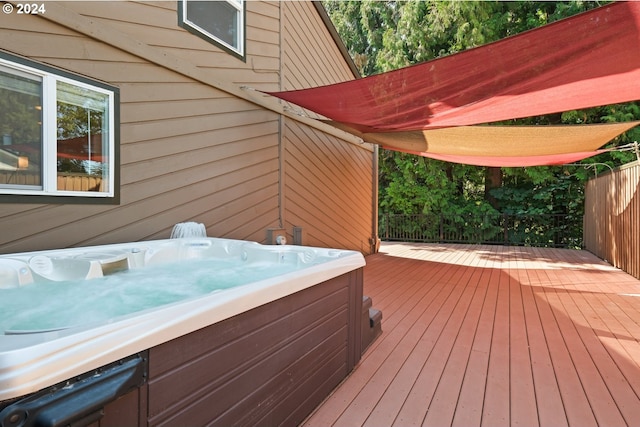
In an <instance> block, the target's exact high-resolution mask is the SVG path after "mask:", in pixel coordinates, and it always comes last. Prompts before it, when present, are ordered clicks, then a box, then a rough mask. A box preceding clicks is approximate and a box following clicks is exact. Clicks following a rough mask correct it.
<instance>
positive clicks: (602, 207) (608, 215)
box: [584, 162, 640, 278]
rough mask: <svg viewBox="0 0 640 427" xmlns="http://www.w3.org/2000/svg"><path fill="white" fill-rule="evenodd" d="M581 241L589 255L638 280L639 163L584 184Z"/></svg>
mask: <svg viewBox="0 0 640 427" xmlns="http://www.w3.org/2000/svg"><path fill="white" fill-rule="evenodd" d="M584 242H585V247H586V248H587V250H589V251H590V252H592V253H594V254H595V255H597V256H599V257H600V258H602V259H604V260H606V261H608V262H609V263H611V264H612V265H613V266H615V267H618V268H620V269H622V270H624V271H626V272H627V273H629V274H631V275H633V276H634V277H636V278H640V251H639V250H638V248H640V163H638V162H634V163H631V164H628V165H626V166H623V167H621V168H619V169H616V170H615V171H613V172H612V173H607V174H605V175H602V176H599V177H597V178H595V179H591V180H589V182H587V186H586V194H585V217H584Z"/></svg>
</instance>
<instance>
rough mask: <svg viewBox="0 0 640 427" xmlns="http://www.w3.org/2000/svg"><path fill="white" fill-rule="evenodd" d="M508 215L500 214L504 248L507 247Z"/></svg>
mask: <svg viewBox="0 0 640 427" xmlns="http://www.w3.org/2000/svg"><path fill="white" fill-rule="evenodd" d="M508 218H509V217H508V215H507V214H506V213H503V214H502V228H503V230H504V231H503V232H504V242H503V244H504V245H505V246H509V220H508Z"/></svg>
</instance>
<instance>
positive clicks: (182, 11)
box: [178, 0, 247, 62]
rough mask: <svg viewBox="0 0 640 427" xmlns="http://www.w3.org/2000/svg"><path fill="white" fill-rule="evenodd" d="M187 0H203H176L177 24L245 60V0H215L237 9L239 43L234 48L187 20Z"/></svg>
mask: <svg viewBox="0 0 640 427" xmlns="http://www.w3.org/2000/svg"><path fill="white" fill-rule="evenodd" d="M188 1H204V0H178V25H179V26H180V27H182V28H184V29H185V30H187V31H188V32H190V33H191V34H194V35H196V36H198V37H200V38H201V39H203V40H206V41H208V42H209V43H212V44H214V45H216V46H218V47H219V48H221V49H222V50H224V51H226V52H227V53H230V54H231V55H233V56H235V57H236V58H238V59H241V60H242V61H244V62H246V45H247V36H246V34H247V32H246V27H247V19H246V18H247V8H246V0H217V1H221V2H222V1H223V2H225V3H227V4H229V5H231V6H232V7H234V8H235V9H237V10H238V15H237V17H239V19H240V23H239V25H238V31H240V33H241V34H240V35H239V37H238V41H239V43H240V47H239V48H238V49H236V48H235V47H234V46H231V45H230V44H228V43H226V42H225V41H224V40H222V39H220V38H218V37H216V36H215V35H214V34H211V33H210V32H208V31H207V30H206V29H204V28H202V27H200V26H199V25H197V24H195V23H193V22H191V21H189V19H188V16H187V2H188ZM238 5H240V7H239V8H238V7H237V6H238Z"/></svg>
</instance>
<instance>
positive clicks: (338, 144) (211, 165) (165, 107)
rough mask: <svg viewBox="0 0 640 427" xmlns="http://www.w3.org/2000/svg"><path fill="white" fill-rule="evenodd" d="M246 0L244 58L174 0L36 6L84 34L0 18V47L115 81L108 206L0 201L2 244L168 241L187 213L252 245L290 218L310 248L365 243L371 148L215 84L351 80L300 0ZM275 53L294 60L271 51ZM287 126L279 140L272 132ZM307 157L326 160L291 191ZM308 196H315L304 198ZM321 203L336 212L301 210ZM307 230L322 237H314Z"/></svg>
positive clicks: (33, 246)
mask: <svg viewBox="0 0 640 427" xmlns="http://www.w3.org/2000/svg"><path fill="white" fill-rule="evenodd" d="M245 4H246V7H247V15H246V16H247V19H246V22H247V29H246V35H247V48H246V51H247V57H246V61H241V60H239V59H237V58H235V57H233V56H232V55H229V54H228V53H226V52H224V51H222V50H221V49H219V48H218V47H216V46H214V45H213V44H210V43H208V42H206V41H204V40H202V39H200V38H198V37H196V36H194V35H192V34H190V33H188V32H187V31H186V30H184V29H182V28H180V27H179V26H178V24H177V21H178V17H177V2H165V1H159V2H62V3H53V2H52V3H48V5H49V6H48V7H50V8H53V7H54V6H58V5H60V6H58V7H63V8H66V9H68V10H69V13H70V14H78V15H77V16H78V18H77V20H78V21H83V22H81V23H80V24H87V23H90V24H91V31H92V33H91V35H92V37H89V36H87V35H85V34H86V30H80V29H78V31H75V30H74V28H79V27H80V24H79V26H78V27H76V26H75V22H71V23H69V22H67V23H65V25H62V24H59V23H58V22H56V21H55V20H54V18H52V17H53V16H55V15H54V14H49V15H48V16H47V17H41V16H29V15H25V16H20V17H19V18H17V17H16V16H15V15H6V14H0V49H3V50H6V51H8V52H10V53H14V54H16V55H20V56H24V57H27V58H29V59H32V60H35V61H39V62H42V63H44V64H47V65H51V66H54V67H58V68H61V69H63V70H66V71H69V72H72V73H77V74H81V75H84V76H87V77H89V78H93V79H96V80H100V81H104V82H107V83H109V84H111V85H113V86H116V87H118V88H119V89H120V100H121V105H120V111H121V114H120V117H121V128H120V131H121V141H120V143H121V146H120V150H121V188H120V192H121V203H120V205H118V206H102V205H100V206H98V205H58V204H0V227H1V232H0V252H2V253H10V252H17V251H28V250H38V249H49V248H59V247H69V246H81V245H95V244H108V243H117V242H123V241H133V240H146V239H158V238H167V237H168V236H169V234H170V231H171V228H172V227H173V225H174V224H176V223H178V222H185V221H196V222H202V223H204V224H205V225H206V227H207V232H208V234H209V235H210V236H217V237H227V238H237V239H246V240H254V241H259V242H264V241H265V238H266V229H267V228H269V227H279V226H284V225H286V226H287V227H288V232H289V233H291V231H292V230H291V226H292V225H300V226H303V227H307V229H306V231H307V234H306V236H308V237H309V239H308V244H311V243H316V244H318V245H322V246H335V247H347V248H354V249H356V248H357V249H360V247H364V248H365V249H367V247H368V244H366V242H367V240H368V238H369V236H370V235H371V229H372V227H371V213H370V211H371V207H370V206H369V205H370V204H371V203H370V199H371V197H372V195H371V191H370V186H371V184H370V181H371V178H370V177H371V173H372V170H371V167H372V166H371V165H372V159H371V157H372V156H371V154H372V153H371V149H370V148H366V147H365V148H358V147H356V146H354V145H352V144H349V143H347V142H345V141H342V140H340V139H338V138H336V137H330V136H327V135H326V134H324V133H323V132H321V131H317V130H311V129H310V128H309V129H304V128H305V126H303V125H299V124H296V123H294V122H295V121H293V120H290V119H287V121H286V125H284V124H283V122H284V118H283V117H281V116H280V115H279V114H278V113H275V112H273V111H271V110H268V109H266V108H263V107H260V106H258V105H256V104H254V103H251V102H249V101H247V100H244V99H241V98H239V97H237V96H234V95H231V94H230V93H228V92H225V91H222V90H220V89H218V88H217V87H216V86H215V84H213V83H214V82H222V83H224V84H225V85H228V84H230V83H231V84H235V85H236V87H239V86H245V85H246V86H249V87H252V88H256V89H264V90H277V89H280V88H281V87H282V86H283V83H282V82H283V80H282V79H283V76H286V75H289V76H291V77H292V78H293V80H292V83H291V84H288V83H287V84H284V86H291V85H296V86H297V85H305V86H308V85H314V84H323V83H333V82H336V81H342V80H347V79H351V78H353V75H352V74H350V71H349V68H348V67H347V66H346V65H345V64H344V59H343V58H342V57H341V56H340V54H339V50H338V49H337V48H336V47H335V43H334V41H333V40H332V39H331V37H330V35H329V33H328V31H327V29H326V27H325V26H324V24H323V23H322V21H321V20H320V18H319V17H318V16H317V11H315V10H314V7H313V5H312V4H309V3H307V2H263V1H255V2H253V1H252V2H246V3H245ZM282 9H284V10H282ZM52 10H53V9H52ZM68 16H71V15H68ZM74 16H75V15H74ZM283 16H287V17H289V19H285V21H284V22H283V21H282V20H283ZM290 27H291V28H290ZM85 28H86V25H85ZM283 28H285V29H286V30H282V29H283ZM83 31H84V33H83ZM281 31H284V33H283V34H281V33H280V32H281ZM123 34H124V35H126V37H125V38H123V37H121V35H123ZM94 37H95V38H94ZM288 38H293V39H294V40H291V43H293V44H295V46H297V47H296V48H295V49H294V48H292V47H291V46H290V45H289V42H288V41H285V40H287V39H288ZM102 40H107V42H105V41H102ZM114 41H115V42H114ZM118 43H120V44H118ZM281 43H282V44H283V46H281ZM305 43H308V45H307V46H306V47H305ZM285 44H286V45H287V46H286V47H285V46H284V45H285ZM140 45H148V46H149V49H150V50H154V54H156V55H157V54H158V53H161V54H164V53H166V54H167V55H170V56H172V57H174V58H179V60H181V61H183V62H182V63H177V61H175V67H176V68H175V69H172V68H171V67H170V66H168V65H166V64H165V65H158V63H157V62H156V63H154V62H151V61H150V60H147V59H144V58H142V57H140V56H137V55H136V54H134V53H132V52H135V51H136V50H135V49H136V48H137V47H138V46H140ZM281 49H282V51H285V52H286V51H288V52H289V53H290V54H291V55H292V56H290V57H288V59H284V58H282V57H281ZM168 63H170V61H168V62H167V64H168ZM183 64H185V66H186V67H192V68H193V67H195V68H197V69H198V70H199V72H203V73H205V74H204V75H205V76H209V74H208V73H210V78H209V77H207V78H206V79H209V81H211V82H212V84H207V82H203V81H202V79H195V78H192V77H190V76H189V73H184V72H182V71H181V70H182V68H181V67H182V65H183ZM195 68H194V69H195ZM293 70H295V71H293ZM206 79H205V80H206ZM289 122H292V123H289ZM285 128H291V129H292V130H291V132H290V134H291V135H290V137H283V136H282V132H283V129H285ZM309 150H311V151H312V150H320V151H319V152H318V153H315V154H311V153H310V152H309ZM302 153H304V154H302ZM282 155H287V156H288V157H287V160H286V161H285V160H284V158H283V157H281V156H282ZM309 156H311V157H313V156H318V157H319V158H323V159H325V160H323V166H322V167H323V168H325V170H324V171H323V173H322V174H321V175H324V176H317V177H315V178H313V181H315V182H316V183H315V184H314V186H312V187H310V188H309V189H308V190H304V191H303V190H302V187H301V185H299V184H297V183H296V180H299V178H298V176H299V175H306V168H308V167H309V165H311V163H314V162H315V161H311V160H310V157H309ZM338 156H345V157H344V158H339V157H338ZM326 159H330V160H326ZM282 168H285V169H282ZM289 168H290V169H289ZM289 176H291V177H292V178H288V177H289ZM352 179H353V182H351V181H349V182H347V181H345V180H352ZM287 180H288V183H289V184H288V185H289V186H290V189H291V191H290V192H289V193H287V192H286V189H285V187H284V182H285V181H287ZM356 181H359V182H356ZM318 183H321V184H318ZM306 191H312V192H314V197H313V200H312V204H308V202H307V199H305V197H307V198H308V195H307V194H306V193H305V192H306ZM348 192H352V193H351V194H349V193H348ZM353 201H356V205H355V206H352V207H347V205H349V204H351V203H352V202H353ZM284 206H288V209H287V210H285V209H283V207H284ZM326 206H332V208H333V209H336V212H338V213H339V215H335V216H332V215H329V214H328V213H322V214H321V215H320V221H316V219H315V218H309V217H308V215H309V213H312V212H319V210H320V211H322V212H325V211H323V210H322V209H325V207H326ZM355 209H357V210H358V213H354V212H353V211H354V210H355ZM341 211H344V213H342V212H341ZM347 212H348V213H347ZM314 215H318V214H317V213H316V214H314ZM341 221H345V222H344V223H341ZM312 230H313V231H312ZM316 230H323V233H326V234H325V235H323V236H322V238H320V237H319V236H320V233H318V232H317V231H316ZM316 236H318V237H316ZM363 242H364V243H363ZM305 243H307V242H305Z"/></svg>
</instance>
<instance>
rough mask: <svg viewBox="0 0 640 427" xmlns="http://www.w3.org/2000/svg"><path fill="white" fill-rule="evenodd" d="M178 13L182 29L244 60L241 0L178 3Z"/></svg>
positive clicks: (184, 0) (196, 0)
mask: <svg viewBox="0 0 640 427" xmlns="http://www.w3.org/2000/svg"><path fill="white" fill-rule="evenodd" d="M178 10H179V14H180V16H179V24H180V26H181V27H183V28H185V29H186V30H187V31H189V32H191V33H193V34H196V35H198V36H199V37H202V38H203V39H205V40H208V41H210V42H213V43H214V44H216V45H218V46H220V47H222V48H223V49H225V50H227V51H228V52H231V53H233V54H234V55H236V56H238V57H239V58H241V59H244V44H245V35H244V18H245V10H244V1H243V0H226V1H225V0H213V1H204V0H180V1H179V3H178Z"/></svg>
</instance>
